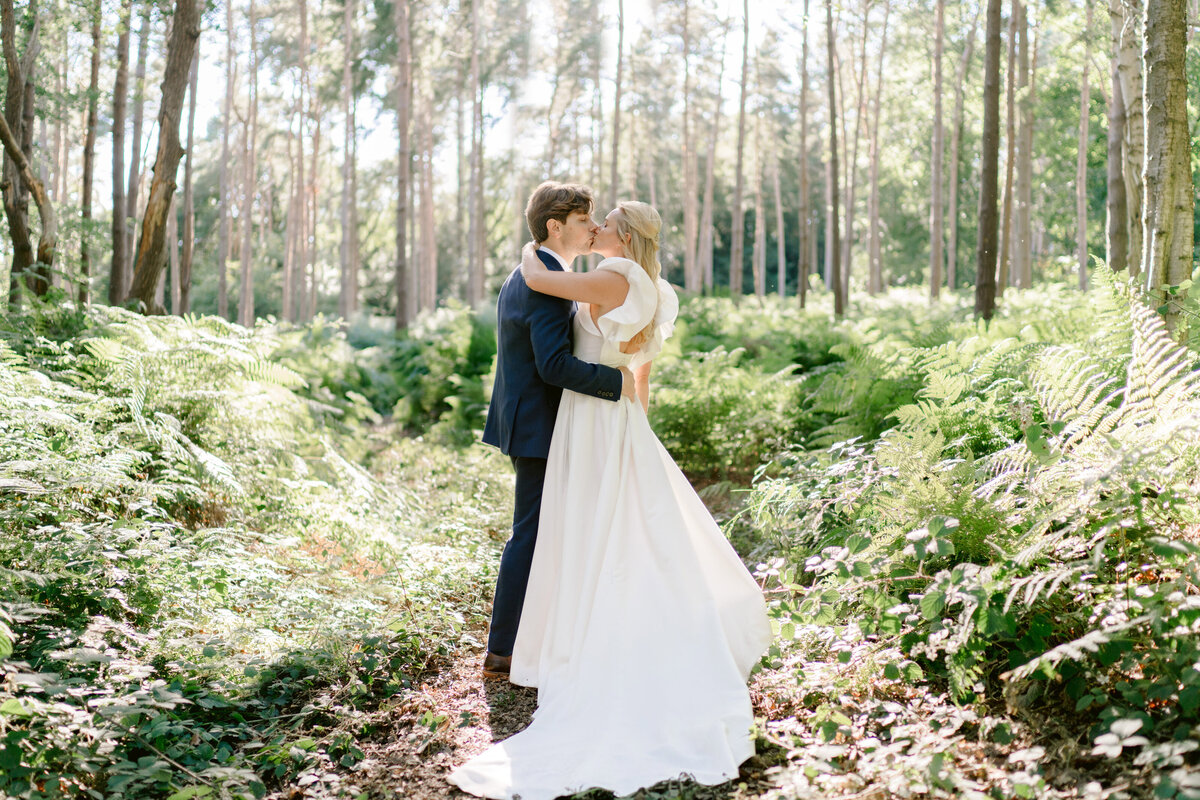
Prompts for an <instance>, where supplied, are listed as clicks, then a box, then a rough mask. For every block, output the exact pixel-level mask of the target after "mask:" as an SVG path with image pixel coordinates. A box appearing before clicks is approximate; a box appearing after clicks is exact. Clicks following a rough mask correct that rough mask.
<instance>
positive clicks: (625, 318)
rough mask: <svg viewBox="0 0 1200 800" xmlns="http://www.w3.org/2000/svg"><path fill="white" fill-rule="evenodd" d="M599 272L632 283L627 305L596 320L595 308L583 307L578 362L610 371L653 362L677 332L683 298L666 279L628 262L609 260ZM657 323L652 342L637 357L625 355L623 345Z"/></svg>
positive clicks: (576, 334)
mask: <svg viewBox="0 0 1200 800" xmlns="http://www.w3.org/2000/svg"><path fill="white" fill-rule="evenodd" d="M596 270H597V271H600V270H608V271H612V272H616V273H619V274H620V275H621V276H623V277H624V278H625V280H626V281H628V282H629V293H628V294H627V295H626V296H625V302H624V303H622V304H621V305H620V306H618V307H616V308H614V309H612V310H611V311H609V312H608V313H607V314H604V315H603V316H601V317H600V319H599V320H598V321H597V320H593V319H592V314H591V308H590V307H589V306H588V305H587V304H586V303H580V304H579V310H578V311H577V312H576V314H575V320H574V322H573V323H572V326H573V327H572V331H571V332H572V336H573V339H574V342H573V347H572V352H573V353H574V354H575V357H576V358H579V359H581V360H583V361H590V362H592V363H594V364H604V365H605V366H609V367H631V368H632V367H636V366H638V365H640V364H644V363H646V362H647V361H651V360H653V359H654V357H655V356H657V355H658V354H659V352H660V351H661V350H662V346H663V342H664V341H666V339H667V338H669V337H670V335H671V333H672V331H673V330H674V328H675V317H676V316H677V315H678V313H679V298H678V297H676V295H675V290H674V289H672V288H671V284H669V283H667V282H666V281H665V280H663V279H662V278H659V279H658V280H657V281H654V280H651V279H650V276H649V275H647V274H646V271H645V270H644V269H642V268H641V266H639V265H638V264H637V263H635V262H633V261H630V260H629V259H628V258H606V259H604V260H603V261H601V262H600V264H599V265H597V267H596ZM651 322H653V323H654V328H653V332H652V334H651V336H650V339H649V340H648V341H647V342H646V343H645V344H643V345H642V347H641V349H640V350H638V352H636V353H622V352H621V344H622V343H623V342H627V341H629V340H630V339H632V338H633V337H634V336H636V335H637V334H638V333H639V332H641V331H642V330H643V329H644V328H645V327H646V326H647V325H649V324H650V323H651Z"/></svg>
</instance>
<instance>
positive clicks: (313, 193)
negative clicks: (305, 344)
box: [304, 86, 411, 319]
mask: <svg viewBox="0 0 1200 800" xmlns="http://www.w3.org/2000/svg"><path fill="white" fill-rule="evenodd" d="M308 96H309V101H310V102H311V103H312V105H311V106H310V108H309V115H308V116H309V119H313V120H316V125H315V126H314V128H313V140H312V150H311V153H310V157H311V159H312V160H311V161H309V168H308V174H309V178H308V180H309V183H308V186H307V188H306V189H305V192H304V194H305V197H306V198H307V200H306V204H305V207H304V208H305V211H306V213H307V214H308V216H307V218H306V219H305V222H304V232H305V236H306V238H305V260H307V262H308V295H307V299H306V300H305V301H304V302H305V307H306V308H307V309H308V313H307V314H306V315H305V319H312V318H313V317H315V316H316V315H317V311H318V310H319V305H320V303H319V301H320V299H321V294H320V287H321V263H322V262H321V260H320V259H319V258H317V198H318V197H319V196H320V185H319V184H320V173H319V172H318V171H317V157H318V156H319V155H320V153H321V123H322V122H323V121H324V119H325V114H324V113H323V111H322V109H321V108H320V106H318V105H317V104H318V103H319V102H320V99H321V98H320V94H319V92H314V91H312V87H311V86H310V87H309V93H308ZM410 207H411V206H410Z"/></svg>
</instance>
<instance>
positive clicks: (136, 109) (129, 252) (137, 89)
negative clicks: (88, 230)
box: [125, 3, 152, 275]
mask: <svg viewBox="0 0 1200 800" xmlns="http://www.w3.org/2000/svg"><path fill="white" fill-rule="evenodd" d="M151 9H152V6H151V4H150V3H145V4H144V5H143V6H142V25H141V30H140V31H138V47H137V61H136V62H135V64H134V70H133V87H132V88H133V109H132V110H133V113H132V117H133V128H132V138H131V139H130V140H129V180H128V181H126V182H125V187H126V188H125V258H126V263H125V274H127V275H132V274H133V268H134V264H133V257H134V248H133V244H134V234H135V233H136V232H137V219H138V195H139V194H140V189H141V184H142V129H143V127H144V125H145V120H146V62H147V61H148V59H149V54H150V14H151ZM130 25H131V26H132V22H131V23H130Z"/></svg>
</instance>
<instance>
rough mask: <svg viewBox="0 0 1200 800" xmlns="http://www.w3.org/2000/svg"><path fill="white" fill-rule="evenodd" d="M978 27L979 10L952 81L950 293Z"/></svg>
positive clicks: (955, 267) (954, 282)
mask: <svg viewBox="0 0 1200 800" xmlns="http://www.w3.org/2000/svg"><path fill="white" fill-rule="evenodd" d="M978 27H979V8H978V7H976V9H975V16H974V18H973V19H972V20H971V32H970V33H969V34H967V41H966V43H965V44H964V45H963V53H962V58H961V59H960V60H959V62H958V74H957V75H956V76H955V78H954V120H953V121H952V122H951V130H950V185H949V189H950V200H949V203H948V208H947V215H948V216H949V218H950V230H949V241H948V243H947V245H946V285H947V286H948V287H949V288H950V289H955V288H957V286H958V168H959V164H960V163H961V161H962V158H961V155H960V152H959V151H960V148H961V146H962V133H963V88H964V85H965V84H966V81H967V71H968V69H969V68H970V64H971V53H972V52H973V51H974V49H975V31H976V29H977V28H978Z"/></svg>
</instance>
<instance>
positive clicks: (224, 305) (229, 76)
mask: <svg viewBox="0 0 1200 800" xmlns="http://www.w3.org/2000/svg"><path fill="white" fill-rule="evenodd" d="M235 76H236V66H235V65H234V61H233V0H225V100H224V103H223V106H222V116H221V119H222V125H221V163H220V165H219V167H218V178H217V185H218V191H219V192H220V195H221V196H220V198H218V199H219V202H220V204H221V218H220V220H219V222H218V224H217V316H219V317H221V319H229V277H228V273H227V269H226V260H227V259H228V258H229V222H230V214H229V206H230V203H231V201H232V197H231V196H230V195H231V194H232V190H231V189H230V186H229V169H230V164H229V158H230V155H231V153H230V150H229V131H230V130H231V129H232V128H233V92H234V87H235V85H236V84H235ZM287 302H288V300H287V294H286V292H285V294H284V301H283V303H284V309H285V311H284V314H283V317H284V319H288V315H287V311H286V308H287Z"/></svg>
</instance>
